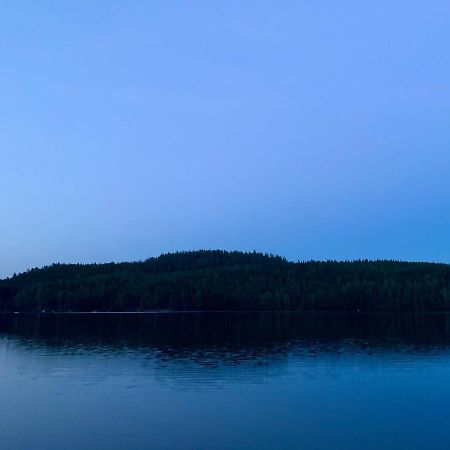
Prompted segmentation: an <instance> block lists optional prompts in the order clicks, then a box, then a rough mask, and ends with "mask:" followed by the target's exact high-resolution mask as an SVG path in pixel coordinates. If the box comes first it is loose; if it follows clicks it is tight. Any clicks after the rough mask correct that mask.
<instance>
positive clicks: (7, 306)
mask: <svg viewBox="0 0 450 450" xmlns="http://www.w3.org/2000/svg"><path fill="white" fill-rule="evenodd" d="M161 309H169V310H304V311H314V310H315V311H358V310H359V311H449V310H450V266H448V265H446V264H430V263H407V262H398V261H367V260H361V261H352V262H336V261H327V262H317V261H309V262H298V263H293V262H288V261H286V259H284V258H281V257H279V256H273V255H268V254H262V253H255V252H253V253H243V252H225V251H221V250H213V251H206V250H202V251H195V252H178V253H172V254H165V255H161V256H159V257H157V258H150V259H147V260H146V261H142V262H134V263H118V264H115V263H108V264H85V265H82V264H54V265H52V266H48V267H44V268H42V269H32V270H29V271H27V272H24V273H21V274H18V275H14V276H13V277H11V278H8V279H5V280H1V281H0V310H1V311H21V312H39V311H43V310H45V311H147V310H161Z"/></svg>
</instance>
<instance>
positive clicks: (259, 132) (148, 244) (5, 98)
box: [0, 0, 450, 277]
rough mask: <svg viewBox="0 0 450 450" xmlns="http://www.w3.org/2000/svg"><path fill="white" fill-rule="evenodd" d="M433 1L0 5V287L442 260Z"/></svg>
mask: <svg viewBox="0 0 450 450" xmlns="http://www.w3.org/2000/svg"><path fill="white" fill-rule="evenodd" d="M449 24H450V2H448V0H442V1H438V0H426V1H425V0H424V1H418V0H409V1H402V0H396V1H377V2H361V1H359V0H358V1H356V0H355V1H349V0H341V1H339V2H337V1H335V0H330V1H327V0H314V1H313V0H310V1H306V0H304V1H302V0H296V1H290V0H286V1H274V0H272V1H268V0H257V1H246V0H236V1H235V0H227V1H214V0H204V1H197V0H190V1H175V0H161V1H156V0H155V1H150V0H149V1H139V0H134V1H132V2H130V1H117V0H96V1H95V2H93V1H91V0H78V1H68V0H54V1H49V0H40V1H39V2H36V1H32V0H29V1H25V0H5V1H2V2H1V3H0V277H7V276H10V275H12V274H13V273H14V272H21V271H24V270H26V269H28V268H32V267H36V266H43V265H46V264H51V263H54V262H106V261H123V260H141V259H145V258H148V257H150V256H156V255H158V254H160V253H165V252H169V251H176V250H192V249H200V248H205V249H210V248H221V249H226V250H231V249H233V250H234V249H235V250H246V251H247V250H257V251H263V252H270V253H276V254H281V255H283V256H286V257H287V258H288V259H291V260H309V259H339V260H342V259H356V258H370V259H378V258H383V259H385V258H387V259H401V260H411V261H416V260H424V261H440V262H450V233H449V230H450V195H449V194H450V176H449V174H450V26H449Z"/></svg>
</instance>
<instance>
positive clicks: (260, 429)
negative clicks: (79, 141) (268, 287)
mask: <svg viewBox="0 0 450 450" xmlns="http://www.w3.org/2000/svg"><path fill="white" fill-rule="evenodd" d="M0 407H1V416H0V417H1V420H0V448H2V449H3V448H4V449H8V450H15V449H27V450H28V449H32V450H35V449H38V450H40V449H45V450H53V449H54V450H56V449H58V450H69V449H95V450H103V449H105V450H106V449H108V450H113V449H128V450H132V449H149V448H155V449H159V448H161V449H166V448H168V449H170V448H175V449H185V448H186V449H266V448H267V449H431V448H432V449H448V448H450V427H449V426H448V418H449V417H450V315H447V314H427V315H425V314H424V315H393V314H379V315H375V314H374V315H365V314H356V313H355V314H344V313H343V314H336V313H329V314H328V313H321V314H316V313H304V314H302V313H158V314H42V315H37V316H33V315H23V314H20V315H0Z"/></svg>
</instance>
